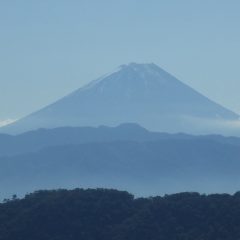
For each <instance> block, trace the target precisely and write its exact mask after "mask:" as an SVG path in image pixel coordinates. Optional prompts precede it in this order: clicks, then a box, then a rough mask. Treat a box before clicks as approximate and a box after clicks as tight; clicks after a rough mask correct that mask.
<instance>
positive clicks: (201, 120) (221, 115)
mask: <svg viewBox="0 0 240 240" xmlns="http://www.w3.org/2000/svg"><path fill="white" fill-rule="evenodd" d="M238 120H239V116H238V115H237V114H236V113H234V112H232V111H230V110H228V109H226V108H224V107H222V106H220V105H219V104H217V103H215V102H213V101H211V100H209V99H208V98H206V97H204V96H203V95H201V94H200V93H198V92H197V91H195V90H193V89H192V88H190V87H189V86H187V85H186V84H184V83H182V82H180V81H179V80H178V79H176V78H175V77H173V76H172V75H170V74H169V73H167V72H166V71H164V70H163V69H161V68H160V67H158V66H157V65H155V64H136V63H131V64H129V65H123V66H121V67H120V68H119V69H118V70H117V71H115V72H113V73H112V74H108V75H106V76H104V77H102V78H100V79H97V80H95V81H93V82H91V83H90V84H88V85H86V86H85V87H82V88H80V89H78V90H76V91H75V92H73V93H71V94H69V95H68V96H66V97H64V98H62V99H60V100H59V101H57V102H55V103H53V104H51V105H49V106H47V107H45V108H43V109H41V110H39V111H37V112H35V113H33V114H30V115H29V116H27V117H25V118H23V119H20V120H19V121H16V122H15V123H13V124H10V125H8V126H5V127H3V128H0V132H5V133H13V134H16V133H21V132H24V131H29V130H32V129H38V128H55V127H63V126H94V127H96V126H100V125H106V126H117V125H119V124H122V123H126V122H134V123H138V124H140V125H141V126H143V127H145V128H147V129H149V130H153V131H164V132H169V133H177V132H186V133H190V134H209V133H215V134H225V135H238V134H239V135H240V128H236V127H235V126H234V123H235V121H238Z"/></svg>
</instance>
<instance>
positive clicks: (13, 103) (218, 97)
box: [0, 0, 240, 121]
mask: <svg viewBox="0 0 240 240" xmlns="http://www.w3.org/2000/svg"><path fill="white" fill-rule="evenodd" d="M239 12H240V1H238V0H225V1H223V0H201V1H200V0H199V1H197V0H181V1H180V0H164V1H163V0H101V1H100V0H75V1H74V0H41V1H34V0H31V1H30V0H24V1H19V0H10V1H9V0H2V1H0V34H1V35H0V109H1V111H0V121H2V120H6V119H16V118H20V117H22V116H24V115H26V114H29V113H31V112H32V111H35V110H37V109H39V108H41V107H43V106H45V105H47V104H49V103H51V102H53V101H55V100H57V99H58V98H59V97H62V96H64V95H66V94H68V93H70V92H71V91H72V90H75V89H76V88H79V87H81V86H82V85H83V84H85V83H87V82H89V81H90V80H93V79H95V78H97V77H99V76H100V75H103V74H104V73H107V72H109V71H111V70H112V69H115V68H116V67H117V66H119V65H121V64H125V63H129V62H139V63H141V62H143V63H147V62H154V63H156V64H158V65H159V66H161V67H162V68H164V69H165V70H167V71H168V72H170V73H171V74H173V75H175V76H176V77H177V78H179V79H180V80H181V81H183V82H185V83H186V84H188V85H190V86H192V87H194V88H195V89H196V90H198V91H200V92H201V93H203V94H205V95H206V96H208V97H209V98H211V99H213V100H215V101H217V102H219V103H221V104H222V105H224V106H226V107H228V108H230V109H232V110H234V111H236V112H238V113H240V94H239V89H240V71H239V62H240V61H239V58H240V27H239V23H240V14H239Z"/></svg>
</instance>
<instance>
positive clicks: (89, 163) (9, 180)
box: [0, 124, 240, 199]
mask: <svg viewBox="0 0 240 240" xmlns="http://www.w3.org/2000/svg"><path fill="white" fill-rule="evenodd" d="M7 139H8V140H7ZM4 143H5V145H4ZM0 146H1V149H0V188H1V189H4V191H2V192H0V199H1V198H3V197H9V196H11V195H12V194H15V193H17V194H18V195H23V194H25V193H26V192H31V191H34V190H38V189H51V188H63V187H64V188H74V187H93V188H96V187H107V188H116V189H126V190H129V191H131V192H133V193H135V194H137V195H140V196H143V195H144V196H145V195H147V196H148V195H152V194H162V193H172V192H179V191H200V192H216V191H217V192H234V191H237V190H238V189H239V188H240V184H239V182H240V181H239V168H240V161H239V159H240V138H235V137H230V138H228V137H222V136H217V135H211V136H191V135H186V134H166V133H155V132H149V131H147V130H146V129H143V128H141V127H140V126H138V125H135V124H124V125H121V126H119V127H116V128H109V127H100V128H59V129H48V130H47V129H45V130H44V129H42V130H38V131H32V132H28V133H24V134H21V135H18V136H9V135H0ZM4 151H5V152H4Z"/></svg>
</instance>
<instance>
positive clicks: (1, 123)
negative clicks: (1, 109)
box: [0, 119, 16, 127]
mask: <svg viewBox="0 0 240 240" xmlns="http://www.w3.org/2000/svg"><path fill="white" fill-rule="evenodd" d="M15 121H16V120H14V119H5V120H0V127H3V126H6V125H8V124H10V123H13V122H15Z"/></svg>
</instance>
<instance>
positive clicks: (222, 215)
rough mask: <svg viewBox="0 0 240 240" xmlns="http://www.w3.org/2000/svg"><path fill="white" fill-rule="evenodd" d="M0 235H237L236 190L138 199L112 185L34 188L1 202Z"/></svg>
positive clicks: (187, 239) (156, 239) (211, 239)
mask: <svg viewBox="0 0 240 240" xmlns="http://www.w3.org/2000/svg"><path fill="white" fill-rule="evenodd" d="M0 239H1V240H23V239H24V240H33V239H34V240H81V239H83V240H237V239H240V193H236V194H234V195H228V194H213V195H200V194H198V193H179V194H173V195H166V196H164V197H152V198H138V199H135V198H134V197H133V195H131V194H129V193H127V192H123V191H117V190H105V189H97V190H93V189H88V190H83V189H75V190H71V191H68V190H57V191H38V192H35V193H33V194H29V195H27V196H26V197H25V198H24V199H21V200H20V199H16V198H13V199H12V200H8V201H5V203H2V204H0Z"/></svg>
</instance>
